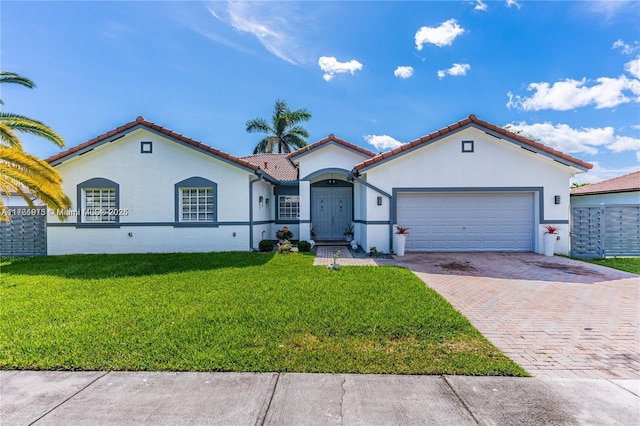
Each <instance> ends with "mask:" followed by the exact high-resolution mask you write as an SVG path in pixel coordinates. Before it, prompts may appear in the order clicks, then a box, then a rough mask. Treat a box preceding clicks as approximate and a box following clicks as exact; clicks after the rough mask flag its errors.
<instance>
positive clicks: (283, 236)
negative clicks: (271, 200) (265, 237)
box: [276, 226, 293, 242]
mask: <svg viewBox="0 0 640 426" xmlns="http://www.w3.org/2000/svg"><path fill="white" fill-rule="evenodd" d="M292 237H293V232H291V231H289V228H287V227H286V226H283V227H282V229H279V230H277V231H276V238H277V239H278V240H279V241H280V242H283V241H285V240H290V239H291V238H292Z"/></svg>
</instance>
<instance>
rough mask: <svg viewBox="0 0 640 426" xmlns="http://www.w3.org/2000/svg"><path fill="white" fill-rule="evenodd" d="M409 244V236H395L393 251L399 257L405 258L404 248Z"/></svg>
mask: <svg viewBox="0 0 640 426" xmlns="http://www.w3.org/2000/svg"><path fill="white" fill-rule="evenodd" d="M406 244H407V236H406V235H404V234H393V249H394V250H395V252H396V255H397V256H404V248H405V246H406Z"/></svg>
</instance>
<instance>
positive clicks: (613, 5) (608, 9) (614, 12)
mask: <svg viewBox="0 0 640 426" xmlns="http://www.w3.org/2000/svg"><path fill="white" fill-rule="evenodd" d="M577 4H579V5H580V6H581V8H580V10H581V11H586V12H589V13H592V14H594V15H599V16H602V17H604V18H605V19H606V20H607V21H608V22H609V23H611V22H612V21H613V20H614V18H616V17H618V16H620V15H623V14H631V13H635V14H636V15H635V16H637V13H638V2H637V1H636V0H616V1H590V2H578V3H577Z"/></svg>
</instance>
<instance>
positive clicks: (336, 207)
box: [311, 186, 352, 240]
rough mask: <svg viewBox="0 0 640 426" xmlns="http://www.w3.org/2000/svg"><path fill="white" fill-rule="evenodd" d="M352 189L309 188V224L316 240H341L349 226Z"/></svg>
mask: <svg viewBox="0 0 640 426" xmlns="http://www.w3.org/2000/svg"><path fill="white" fill-rule="evenodd" d="M351 212H352V189H351V187H350V186H349V187H346V186H344V187H343V186H317V187H311V223H312V225H313V228H314V230H315V231H316V235H315V237H314V238H315V239H316V240H342V239H344V230H345V228H347V227H349V226H350V225H351Z"/></svg>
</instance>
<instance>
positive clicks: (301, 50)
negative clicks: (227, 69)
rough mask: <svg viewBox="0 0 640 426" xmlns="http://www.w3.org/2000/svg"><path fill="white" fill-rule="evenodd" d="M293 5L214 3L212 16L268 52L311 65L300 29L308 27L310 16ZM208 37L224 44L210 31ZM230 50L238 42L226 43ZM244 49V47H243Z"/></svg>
mask: <svg viewBox="0 0 640 426" xmlns="http://www.w3.org/2000/svg"><path fill="white" fill-rule="evenodd" d="M296 7H297V6H296V5H294V4H293V3H289V2H287V3H286V4H283V3H280V2H211V3H209V5H208V10H209V12H210V13H211V16H213V17H214V18H216V19H217V20H219V21H220V22H223V23H225V24H227V25H230V26H231V27H233V28H234V29H235V30H237V31H239V32H241V33H246V34H250V35H252V36H254V37H255V38H256V39H257V40H258V41H259V42H260V43H261V44H262V45H263V46H264V47H265V48H266V49H267V50H268V51H269V52H271V53H272V54H273V55H275V56H277V57H278V58H280V59H282V60H284V61H287V62H289V63H291V64H294V65H298V64H301V63H308V62H309V59H310V58H309V55H308V49H307V46H306V44H305V42H304V40H303V39H302V37H301V34H300V33H301V31H300V28H309V27H310V25H309V23H308V22H306V20H307V19H308V16H310V15H311V14H309V13H297V12H299V11H298V10H295V8H296ZM205 35H206V36H207V37H209V38H211V39H213V40H216V41H221V42H225V40H224V39H223V38H222V37H221V36H218V35H215V34H212V33H210V32H209V31H208V32H207V34H205ZM224 44H227V45H230V46H231V47H235V46H237V43H235V42H234V43H230V42H226V43H224ZM243 50H244V48H243Z"/></svg>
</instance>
